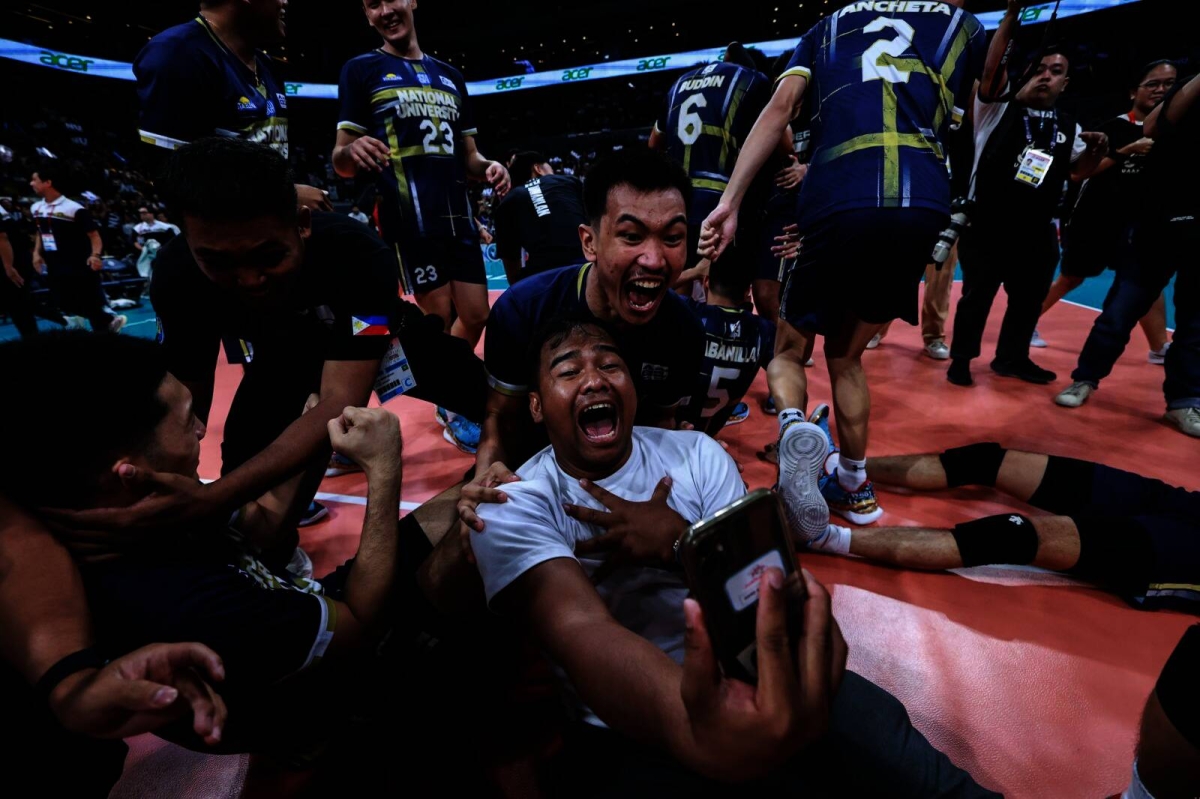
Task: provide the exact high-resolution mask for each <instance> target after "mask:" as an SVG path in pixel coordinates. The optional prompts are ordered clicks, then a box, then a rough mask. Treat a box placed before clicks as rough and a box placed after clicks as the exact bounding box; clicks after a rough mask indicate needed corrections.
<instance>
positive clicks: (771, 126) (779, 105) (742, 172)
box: [721, 84, 793, 208]
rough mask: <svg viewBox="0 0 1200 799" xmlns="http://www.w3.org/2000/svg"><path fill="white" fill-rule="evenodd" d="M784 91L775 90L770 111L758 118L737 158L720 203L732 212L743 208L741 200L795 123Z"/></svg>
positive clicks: (765, 110) (781, 85) (766, 109)
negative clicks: (786, 130) (792, 121)
mask: <svg viewBox="0 0 1200 799" xmlns="http://www.w3.org/2000/svg"><path fill="white" fill-rule="evenodd" d="M783 91H784V87H783V84H780V88H779V89H777V90H776V92H775V96H774V97H772V98H771V102H769V103H767V107H766V108H764V109H763V111H762V113H761V114H759V115H758V120H757V121H755V123H754V127H753V128H752V129H751V130H750V135H749V136H747V137H746V144H745V146H744V147H742V151H741V152H740V153H739V154H738V160H737V166H735V167H734V169H733V175H731V176H730V178H729V185H728V186H727V187H726V188H725V193H724V194H723V195H722V196H721V202H723V203H727V204H728V205H730V206H732V207H733V208H740V207H741V204H742V199H743V198H744V197H745V196H746V191H747V190H748V189H749V188H750V184H751V183H753V182H754V177H755V176H756V175H757V174H758V171H759V170H760V169H762V166H763V164H765V163H766V162H767V159H768V158H770V157H771V155H772V154H773V153H774V152H775V151H776V149H777V148H778V147H779V143H780V137H781V136H782V134H783V131H784V129H786V128H787V125H788V123H789V122H790V121H791V119H792V105H793V104H792V103H791V102H785V101H784V100H783V98H782V97H781V96H780V95H781V94H782V92H783Z"/></svg>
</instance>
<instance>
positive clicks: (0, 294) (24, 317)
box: [0, 270, 38, 338]
mask: <svg viewBox="0 0 1200 799" xmlns="http://www.w3.org/2000/svg"><path fill="white" fill-rule="evenodd" d="M20 272H21V276H22V277H23V278H25V285H24V286H21V287H20V288H18V287H17V284H16V283H13V282H12V281H11V280H9V279H8V276H7V275H4V274H0V313H3V314H7V315H8V316H10V317H12V321H13V324H14V325H16V326H17V332H18V333H20V334H21V337H22V338H28V337H29V336H32V335H35V334H36V333H37V332H38V326H37V319H36V318H35V317H34V314H33V297H32V296H30V292H29V281H30V279H31V277H32V276H31V275H28V274H26V273H25V270H20Z"/></svg>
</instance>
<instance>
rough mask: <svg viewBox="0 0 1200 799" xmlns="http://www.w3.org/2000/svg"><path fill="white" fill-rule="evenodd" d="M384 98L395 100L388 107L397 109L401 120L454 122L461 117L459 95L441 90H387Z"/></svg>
mask: <svg viewBox="0 0 1200 799" xmlns="http://www.w3.org/2000/svg"><path fill="white" fill-rule="evenodd" d="M376 96H379V95H376ZM383 96H384V97H390V98H394V99H393V101H392V102H391V103H389V104H388V107H395V109H396V115H397V116H399V117H401V118H408V117H437V118H438V119H445V120H448V121H450V122H453V121H455V120H457V119H458V116H459V109H458V103H459V99H458V95H456V94H451V93H450V92H444V91H442V90H441V89H386V90H385V91H384V93H383Z"/></svg>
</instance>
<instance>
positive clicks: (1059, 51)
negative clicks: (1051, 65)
mask: <svg viewBox="0 0 1200 799" xmlns="http://www.w3.org/2000/svg"><path fill="white" fill-rule="evenodd" d="M1035 55H1036V53H1035ZM1055 55H1060V56H1062V57H1063V58H1065V59H1067V74H1068V75H1070V74H1071V65H1072V64H1074V63H1075V54H1074V53H1072V52H1071V46H1070V45H1068V44H1066V43H1065V42H1059V43H1058V44H1051V45H1048V46H1047V47H1046V49H1045V50H1043V51H1042V54H1041V55H1040V56H1039V57H1038V64H1040V63H1042V61H1045V60H1046V59H1047V58H1049V57H1050V56H1055ZM1034 66H1037V65H1036V64H1035V65H1034Z"/></svg>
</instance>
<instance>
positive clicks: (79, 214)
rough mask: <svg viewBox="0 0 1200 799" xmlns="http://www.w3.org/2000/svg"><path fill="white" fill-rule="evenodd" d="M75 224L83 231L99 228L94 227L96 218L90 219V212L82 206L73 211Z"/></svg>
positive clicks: (87, 231)
mask: <svg viewBox="0 0 1200 799" xmlns="http://www.w3.org/2000/svg"><path fill="white" fill-rule="evenodd" d="M75 224H76V225H78V226H79V230H80V231H81V232H83V233H91V232H92V231H93V230H99V228H97V227H96V220H94V219H92V212H91V211H89V210H88V209H86V208H83V207H80V209H79V210H78V211H76V212H75Z"/></svg>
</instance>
